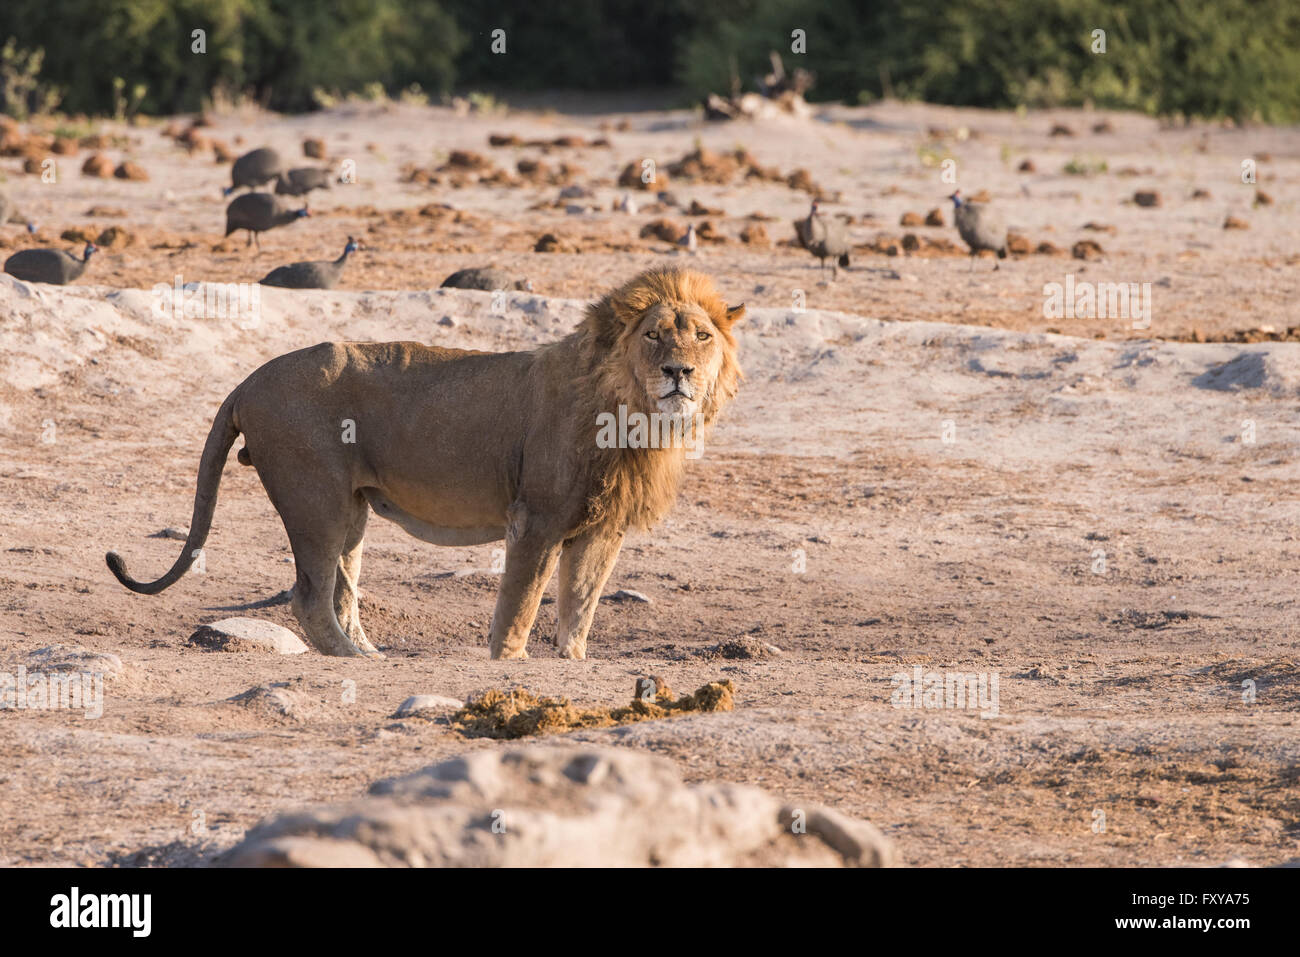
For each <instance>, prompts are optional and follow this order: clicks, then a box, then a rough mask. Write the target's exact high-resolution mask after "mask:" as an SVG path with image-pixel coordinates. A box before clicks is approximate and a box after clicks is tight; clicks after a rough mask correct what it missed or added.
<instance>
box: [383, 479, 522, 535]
mask: <svg viewBox="0 0 1300 957" xmlns="http://www.w3.org/2000/svg"><path fill="white" fill-rule="evenodd" d="M361 492H362V494H363V495H365V497H366V501H368V502H369V503H370V507H371V508H373V509H374V510H375V514H376V515H378V516H380V517H381V518H386V519H388V520H389V521H390V522H395V523H396V524H398V525H400V526H401V527H402V528H403V529H404V530H405V531H406V533H407V534H408V535H413V536H414V537H416V538H418V539H420V540H421V541H425V542H429V543H431V544H433V545H454V546H462V545H482V544H484V543H486V542H498V541H500V540H501V539H503V538H505V537H506V529H505V524H504V523H502V524H501V525H495V524H491V523H489V524H473V523H472V522H473V518H474V516H468V517H469V518H470V519H471V523H470V524H460V521H459V520H457V521H456V524H443V523H442V521H440V519H439V518H437V517H435V518H434V519H433V521H429V520H426V519H424V518H419V517H417V516H415V515H412V514H411V513H410V512H408V511H406V510H404V509H402V508H399V507H398V506H397V504H396V503H394V502H393V501H392V499H390V498H389V497H388V496H387V495H385V494H384V493H383V492H381V491H379V489H376V488H363V489H362V490H361Z"/></svg>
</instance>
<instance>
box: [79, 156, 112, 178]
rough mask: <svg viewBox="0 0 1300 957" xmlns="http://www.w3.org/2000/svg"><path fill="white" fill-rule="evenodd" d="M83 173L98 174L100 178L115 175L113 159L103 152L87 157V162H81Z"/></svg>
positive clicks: (88, 174)
mask: <svg viewBox="0 0 1300 957" xmlns="http://www.w3.org/2000/svg"><path fill="white" fill-rule="evenodd" d="M81 173H82V175H83V176H98V177H99V178H100V179H108V178H109V177H110V176H112V175H113V161H112V160H111V159H109V158H108V157H107V156H105V155H104V154H103V153H95V154H93V155H91V156H88V157H86V162H84V163H82V164H81Z"/></svg>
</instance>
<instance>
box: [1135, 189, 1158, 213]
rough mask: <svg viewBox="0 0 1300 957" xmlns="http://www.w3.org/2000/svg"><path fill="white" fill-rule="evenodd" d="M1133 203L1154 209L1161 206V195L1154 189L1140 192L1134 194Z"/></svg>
mask: <svg viewBox="0 0 1300 957" xmlns="http://www.w3.org/2000/svg"><path fill="white" fill-rule="evenodd" d="M1133 202H1135V203H1137V204H1138V205H1139V206H1144V207H1146V208H1147V209H1152V208H1154V207H1156V206H1159V205H1160V194H1159V193H1158V192H1156V191H1155V190H1154V189H1144V190H1139V191H1138V192H1136V193H1134V194H1133Z"/></svg>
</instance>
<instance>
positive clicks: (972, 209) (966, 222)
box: [948, 190, 1007, 272]
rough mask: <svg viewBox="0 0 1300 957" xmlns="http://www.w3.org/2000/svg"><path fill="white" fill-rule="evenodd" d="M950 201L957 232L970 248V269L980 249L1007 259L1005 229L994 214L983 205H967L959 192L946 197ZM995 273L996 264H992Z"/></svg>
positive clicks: (973, 265)
mask: <svg viewBox="0 0 1300 957" xmlns="http://www.w3.org/2000/svg"><path fill="white" fill-rule="evenodd" d="M948 198H949V199H951V200H952V206H953V213H952V216H953V220H954V221H955V222H956V223H957V232H959V233H960V234H961V238H962V239H963V240H965V241H966V245H967V246H969V247H970V268H971V269H974V268H975V257H976V256H978V255H979V253H980V250H981V249H991V250H993V251H994V252H995V253H997V254H998V258H999V259H1006V258H1007V227H1006V225H1005V224H1004V223H1003V222H1002V218H1001V217H1000V216H998V214H997V213H996V212H994V211H993V210H991V209H989V207H987V206H985V205H984V204H983V203H968V202H965V201H964V200H963V199H962V198H961V190H956V191H954V192H953V194H952V195H951V196H949V197H948ZM993 269H994V271H995V272H996V271H997V269H998V264H997V263H994V264H993Z"/></svg>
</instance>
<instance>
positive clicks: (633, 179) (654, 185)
mask: <svg viewBox="0 0 1300 957" xmlns="http://www.w3.org/2000/svg"><path fill="white" fill-rule="evenodd" d="M646 169H647V167H645V166H643V165H642V164H641V163H639V162H637V163H628V164H627V165H626V166H624V167H623V170H622V172H620V173H619V174H618V185H619V186H622V187H623V188H624V189H644V190H661V189H663V188H664V186H666V185H667V183H668V174H667V173H665V172H663V170H660V169H656V170H655V173H654V176H653V178H651V180H650V182H648V183H647V182H645V181H644V180H643V179H642V178H641V177H642V175H643V174H644V172H645V170H646Z"/></svg>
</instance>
